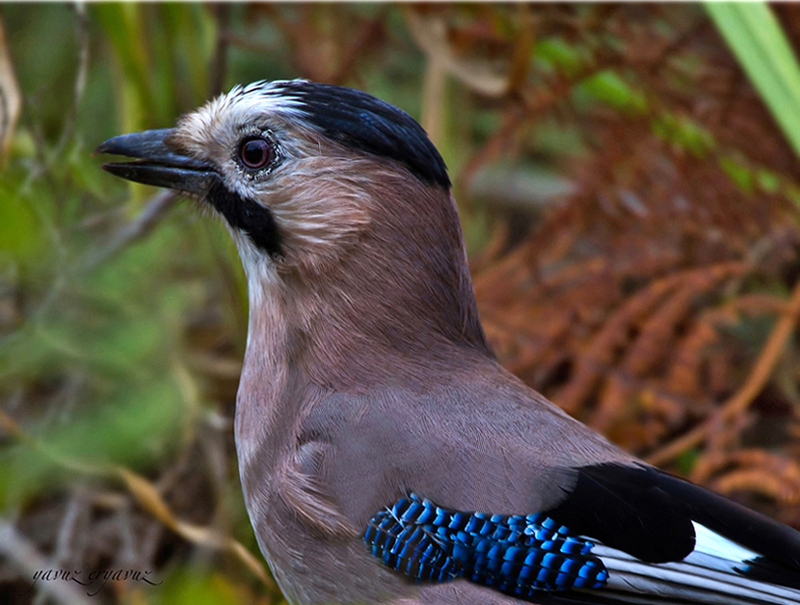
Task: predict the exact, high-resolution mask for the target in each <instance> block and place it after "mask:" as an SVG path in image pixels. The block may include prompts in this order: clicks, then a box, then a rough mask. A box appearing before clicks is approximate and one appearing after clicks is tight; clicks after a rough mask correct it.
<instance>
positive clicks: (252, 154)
mask: <svg viewBox="0 0 800 605" xmlns="http://www.w3.org/2000/svg"><path fill="white" fill-rule="evenodd" d="M274 158H275V151H274V150H273V149H272V145H270V144H269V142H267V141H265V140H264V139H262V138H260V137H252V138H247V139H245V140H243V141H242V142H241V143H240V144H239V159H240V160H241V161H242V164H244V165H245V166H246V167H247V168H250V169H251V170H257V169H258V168H263V167H264V166H266V165H267V164H269V163H270V162H271V161H272V160H273V159H274Z"/></svg>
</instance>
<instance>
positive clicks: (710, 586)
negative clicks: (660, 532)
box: [592, 523, 800, 605]
mask: <svg viewBox="0 0 800 605" xmlns="http://www.w3.org/2000/svg"><path fill="white" fill-rule="evenodd" d="M695 529H696V536H697V542H696V545H695V549H694V551H693V552H692V553H691V554H690V555H689V556H687V557H686V558H685V559H684V560H683V561H679V562H669V563H646V562H643V561H640V560H639V559H636V558H635V557H632V556H630V555H628V554H626V553H624V552H622V551H619V550H616V549H614V548H609V547H607V546H604V545H602V544H598V545H596V546H594V547H593V548H592V554H594V555H596V556H598V557H599V558H600V560H601V561H602V562H603V565H605V567H606V569H607V570H608V581H607V583H606V586H604V588H603V593H605V594H606V595H608V594H609V592H611V591H613V592H614V593H615V598H617V599H619V600H620V601H625V600H627V598H632V600H633V601H634V602H637V603H674V604H676V605H677V604H684V603H686V604H689V603H693V604H700V603H703V604H707V605H756V604H759V605H765V604H770V605H798V604H800V590H798V589H796V588H793V587H791V586H783V585H779V584H771V583H766V582H764V581H762V580H761V579H759V578H756V577H751V576H749V575H748V569H749V568H750V566H751V564H752V562H753V561H754V560H755V559H757V558H758V556H759V555H758V554H757V553H754V552H752V551H750V550H748V549H746V548H743V547H741V546H740V545H738V544H735V543H733V542H730V541H729V540H726V539H725V538H722V537H721V536H719V535H718V534H716V533H714V532H712V531H710V530H709V529H708V528H706V527H703V526H702V525H700V524H698V523H695Z"/></svg>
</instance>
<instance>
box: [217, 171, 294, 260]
mask: <svg viewBox="0 0 800 605" xmlns="http://www.w3.org/2000/svg"><path fill="white" fill-rule="evenodd" d="M205 199H206V202H208V203H209V204H211V206H213V207H214V209H216V210H217V212H219V213H220V214H221V215H222V216H224V217H225V220H226V221H228V224H229V225H230V226H231V227H233V228H235V229H239V230H240V231H242V232H243V233H245V234H246V235H247V236H248V237H249V238H250V240H251V241H252V242H253V244H254V245H255V246H256V247H257V248H259V249H260V250H262V251H263V252H265V253H267V254H269V256H270V257H271V258H272V259H273V260H274V259H279V258H283V250H282V248H281V235H280V232H279V231H278V224H277V223H276V222H275V217H274V216H273V215H272V212H270V210H269V208H266V207H264V206H262V205H261V204H259V203H258V202H256V201H255V200H251V199H249V198H243V197H242V196H240V195H239V194H237V193H234V192H232V191H231V190H229V189H228V188H227V187H225V185H223V184H222V181H221V180H220V179H219V178H217V179H214V183H213V184H212V185H211V187H210V188H209V190H208V194H207V195H206V198H205Z"/></svg>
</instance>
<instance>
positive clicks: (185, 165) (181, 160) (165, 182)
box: [95, 128, 217, 196]
mask: <svg viewBox="0 0 800 605" xmlns="http://www.w3.org/2000/svg"><path fill="white" fill-rule="evenodd" d="M171 132H172V129H170V128H162V129H160V130H145V131H144V132H133V133H131V134H121V135H119V136H117V137H114V138H112V139H108V140H107V141H105V142H104V143H100V145H99V146H98V147H97V149H95V153H111V154H114V155H124V156H127V157H129V158H138V159H137V160H135V161H132V162H114V163H112V164H103V169H104V170H107V171H108V172H110V173H111V174H113V175H115V176H119V177H122V178H123V179H128V180H129V181H135V182H137V183H144V184H145V185H154V186H156V187H168V188H170V189H178V190H180V191H186V192H188V193H194V194H197V195H201V196H202V195H205V193H206V192H207V191H208V189H209V187H210V186H211V184H212V183H213V182H214V179H215V178H216V177H217V173H216V172H215V171H214V169H213V168H212V167H211V166H210V165H208V164H206V163H204V162H201V161H198V160H195V159H193V158H190V157H187V156H184V155H181V154H179V153H176V152H175V151H173V150H172V149H170V148H169V147H167V145H166V144H165V143H164V140H165V139H166V138H167V137H168V136H169V134H170V133H171Z"/></svg>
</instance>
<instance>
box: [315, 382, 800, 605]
mask: <svg viewBox="0 0 800 605" xmlns="http://www.w3.org/2000/svg"><path fill="white" fill-rule="evenodd" d="M307 428H308V429H310V430H312V431H313V432H314V433H315V434H317V435H319V436H320V438H321V439H323V440H324V441H325V442H326V447H327V448H330V454H331V455H330V456H325V458H324V459H323V460H322V461H321V462H320V465H319V472H320V482H321V483H322V484H324V485H326V486H327V487H328V490H329V493H330V494H331V496H332V498H333V499H334V501H336V502H337V503H338V505H339V507H340V509H341V510H342V512H343V514H344V515H345V516H346V517H347V518H348V519H349V521H350V522H351V523H352V524H353V525H354V526H356V527H361V528H363V531H364V532H365V533H364V536H365V539H366V540H367V544H368V546H369V548H370V549H372V551H373V553H374V554H375V555H376V556H377V557H378V558H379V559H380V560H382V561H384V564H386V565H389V566H390V567H393V568H394V569H396V570H398V573H405V574H408V575H409V576H410V577H413V578H416V579H424V580H428V581H446V580H447V579H449V578H454V577H466V578H468V579H472V580H473V581H476V582H482V583H484V584H486V585H491V586H493V587H495V588H498V589H499V590H502V591H504V592H511V593H512V594H519V595H523V593H524V591H526V590H533V591H538V592H542V591H544V592H547V591H556V592H558V591H564V590H567V591H569V592H573V591H574V590H580V591H585V590H592V591H597V594H598V595H602V594H606V595H610V596H609V597H608V598H611V597H613V598H614V599H616V601H615V602H621V601H619V599H622V601H624V600H625V598H630V595H631V594H633V595H634V597H633V599H634V602H642V603H645V602H649V601H648V600H647V599H645V598H644V595H656V597H652V598H657V599H662V600H661V601H658V600H656V601H654V602H673V603H692V602H698V603H724V602H727V603H758V602H764V603H800V534H799V533H798V532H796V531H794V530H792V529H790V528H788V527H786V526H783V525H781V524H780V523H777V522H775V521H773V520H771V519H768V518H767V517H764V516H762V515H759V514H757V513H755V512H752V511H750V510H748V509H746V508H744V507H741V506H739V505H737V504H735V503H733V502H731V501H729V500H727V499H725V498H723V497H721V496H718V495H715V494H713V493H711V492H709V491H707V490H705V489H702V488H700V487H697V486H695V485H692V484H690V483H688V482H685V481H682V480H680V479H677V478H674V477H672V476H670V475H668V474H665V473H662V472H660V471H658V470H657V469H654V468H652V467H648V466H646V465H644V464H643V463H640V462H638V461H637V460H635V459H634V458H632V457H630V456H629V455H627V454H625V453H623V452H621V451H620V450H618V449H617V448H615V447H614V446H612V445H611V444H609V443H608V442H607V441H605V440H604V439H603V438H602V437H600V436H598V435H596V434H595V433H594V432H592V431H591V430H589V429H588V428H586V427H585V426H584V425H582V424H580V423H578V422H576V421H574V420H573V419H571V418H569V417H568V416H566V415H565V414H563V413H562V412H561V411H560V410H558V409H557V408H555V406H553V405H552V404H550V403H549V402H547V401H546V400H544V399H543V398H541V397H540V396H538V395H536V394H535V393H534V392H533V391H530V390H528V389H527V388H526V387H524V385H521V384H520V383H517V382H516V381H515V380H513V379H511V378H507V377H506V376H505V375H503V374H502V373H500V374H497V375H496V376H489V377H487V376H484V377H482V379H480V380H465V381H460V382H456V381H450V382H448V383H444V384H441V383H440V384H437V386H435V387H431V388H429V389H417V390H416V391H413V392H412V391H411V390H409V389H408V388H407V387H404V388H403V389H391V388H386V389H383V390H382V391H381V392H380V393H378V394H376V393H374V392H373V393H369V394H362V395H359V396H355V395H351V396H341V397H338V398H337V397H334V398H332V399H331V400H330V401H329V402H328V405H327V406H321V407H320V408H319V409H318V410H316V411H315V413H314V414H311V415H310V416H309V419H308V426H307ZM424 503H428V504H424ZM406 505H408V506H410V507H412V508H414V510H415V511H418V508H417V507H418V506H421V507H422V508H421V509H419V510H422V511H423V512H424V510H425V509H426V506H427V507H428V508H430V507H433V508H434V509H436V510H440V511H443V512H442V515H444V517H443V518H445V517H447V516H448V515H449V517H448V518H450V519H456V520H457V521H454V523H456V526H457V530H453V529H452V528H449V529H446V530H444V531H446V532H451V533H449V534H447V535H445V536H440V535H439V534H438V533H437V532H438V531H439V529H440V528H439V526H438V525H437V523H438V522H437V523H434V524H433V526H431V524H430V523H428V522H427V520H426V519H427V518H426V519H425V520H423V521H420V517H419V516H415V515H417V513H416V512H415V513H413V514H411V513H409V514H411V518H410V519H409V520H408V521H402V522H400V521H398V518H401V515H400V513H399V512H398V510H399V509H397V507H400V508H402V507H404V506H406ZM412 505H413V506H412ZM404 514H405V513H404ZM420 514H422V513H420ZM425 514H427V513H425ZM480 515H482V516H480ZM532 518H535V519H538V521H531V523H532V525H529V526H525V527H526V528H527V529H524V528H523V530H522V531H518V529H517V530H512V529H511V527H510V526H511V525H514V524H517V525H518V524H519V523H529V519H532ZM476 519H477V520H484V521H485V519H490V520H495V519H496V521H491V522H492V523H494V524H495V525H490V526H485V527H484V529H482V530H481V531H491V532H498V531H499V532H500V534H503V535H505V532H512V533H513V531H516V532H517V534H518V536H517V538H519V539H521V540H522V542H520V541H519V540H518V539H516V538H515V540H512V541H508V540H507V539H506V538H505V537H501V538H497V539H496V540H495V542H494V543H493V542H491V541H489V542H482V541H480V540H477V539H476V538H475V537H474V536H473V537H472V538H469V536H470V535H471V534H470V532H466V533H465V534H464V535H463V536H461V534H459V533H458V531H464V529H463V527H462V524H463V523H469V522H471V520H473V521H474V520H476ZM476 522H477V521H476ZM537 523H540V524H541V528H540V527H539V526H538V525H536V524H537ZM546 524H554V526H555V529H556V530H558V532H559V536H560V537H559V538H558V539H550V538H547V537H546V536H544V534H542V535H541V536H539V537H538V538H537V536H538V535H539V534H541V532H542V531H544V530H548V531H550V530H551V529H552V528H548V527H546ZM542 528H543V529H542ZM434 530H435V531H434ZM453 531H455V533H452V532H453ZM526 532H527V533H526ZM537 532H538V533H537ZM479 533H480V532H479ZM517 534H515V535H517ZM492 535H494V533H493V534H492ZM498 535H499V534H498ZM459 536H461V537H459ZM464 536H466V537H467V538H469V539H468V540H467V539H466V538H465V540H466V542H464V541H460V540H461V538H463V537H464ZM561 538H563V540H562V542H559V541H558V540H559V539H561ZM382 540H383V542H382ZM469 540H473V541H472V542H469ZM476 540H477V541H476ZM389 542H392V547H391V548H388V547H387V546H386V544H388V543H389ZM556 544H567V545H568V546H566V547H564V548H567V549H568V552H565V551H561V550H559V551H558V552H555V551H554V550H553V549H555V548H557V547H556ZM479 548H480V549H485V548H488V549H489V550H490V551H491V552H492V553H493V557H494V558H492V557H489V555H488V554H487V555H486V557H487V558H485V559H480V556H483V555H479V551H478V549H479ZM558 548H562V547H561V546H558ZM392 549H394V550H392ZM403 549H406V550H403ZM409 549H410V550H409ZM480 552H483V551H480ZM402 553H405V554H402ZM408 553H415V554H413V556H412V557H411V558H409V555H408ZM414 557H417V558H414ZM498 557H500V558H498ZM504 557H509V559H508V560H507V559H505V558H504ZM527 561H538V562H537V563H536V564H535V565H534V566H533V567H530V568H528V567H526V565H527ZM598 561H599V564H600V565H599V566H598V564H597V562H598ZM491 565H500V566H501V567H503V566H505V567H506V568H507V570H508V573H507V574H506V575H505V576H502V577H500V576H497V575H496V573H497V572H496V571H492V570H493V569H494V568H491ZM537 565H538V567H536V566H537ZM409 570H410V571H409ZM525 570H527V571H526V573H533V571H534V570H538V571H537V572H536V573H537V576H536V577H537V578H539V575H538V574H542V575H541V577H542V578H544V579H543V580H539V579H537V580H536V581H534V582H532V583H529V584H525V583H522V584H521V583H519V582H518V581H517V580H518V578H519V577H520V574H522V573H523V571H525ZM604 573H605V574H607V575H605V576H604V575H603V574H604ZM492 574H494V575H492ZM553 574H555V575H553ZM481 578H483V579H481ZM488 578H494V579H491V580H489V579H488ZM579 581H580V582H583V584H581V585H578V584H577V583H576V582H579ZM537 582H538V583H537ZM599 584H602V586H599ZM534 594H537V593H534ZM625 595H628V597H625ZM523 596H525V595H523ZM526 598H533V597H531V596H530V595H527V597H526ZM593 598H594V597H593ZM648 598H651V597H648ZM736 599H738V600H736ZM598 602H601V601H598Z"/></svg>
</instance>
